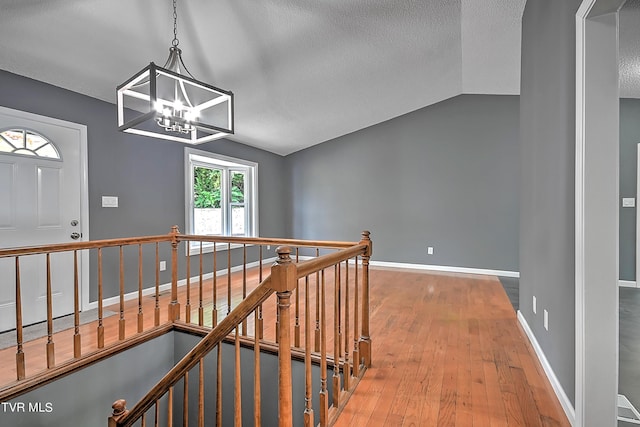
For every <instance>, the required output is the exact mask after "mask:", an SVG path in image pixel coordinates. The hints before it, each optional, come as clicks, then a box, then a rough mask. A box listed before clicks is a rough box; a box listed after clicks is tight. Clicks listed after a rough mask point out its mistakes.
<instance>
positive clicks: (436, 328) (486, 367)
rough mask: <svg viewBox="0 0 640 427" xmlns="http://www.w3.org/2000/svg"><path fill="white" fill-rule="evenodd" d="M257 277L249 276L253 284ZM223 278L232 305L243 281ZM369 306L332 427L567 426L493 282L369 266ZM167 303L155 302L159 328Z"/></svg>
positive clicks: (111, 331)
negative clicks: (360, 351)
mask: <svg viewBox="0 0 640 427" xmlns="http://www.w3.org/2000/svg"><path fill="white" fill-rule="evenodd" d="M256 271H257V270H252V271H250V272H249V276H248V280H249V282H250V283H252V286H255V285H254V284H253V283H256V282H257V279H256V277H257V272H256ZM267 274H268V273H267ZM232 279H233V283H234V285H233V294H234V295H235V296H234V297H233V298H232V305H235V303H234V302H233V301H234V299H235V298H237V295H239V293H240V292H241V291H240V290H239V287H240V286H241V285H240V283H241V280H242V276H241V275H240V274H234V275H232ZM192 286H193V285H192ZM219 286H226V280H224V282H223V283H222V284H220V283H219ZM252 288H253V287H251V288H250V289H252ZM210 289H211V287H210V285H209V284H207V287H206V288H205V290H206V292H210V291H209V290H210ZM184 290H185V289H184V287H181V288H180V299H181V301H182V304H184V298H185V292H184ZM193 292H194V291H193V288H192V308H193V310H192V312H194V316H197V297H196V298H194V297H193V295H194V293H193ZM219 292H220V290H219ZM223 292H226V291H223ZM225 295H226V294H225ZM143 299H144V304H145V318H144V321H145V325H152V323H153V304H154V299H153V298H151V297H145V298H143ZM194 300H195V304H194ZM370 301H371V337H372V342H373V351H372V354H373V356H372V357H373V366H372V367H371V368H370V369H369V370H368V371H367V373H366V375H365V376H364V378H363V379H362V381H361V382H360V384H359V386H358V387H357V389H356V391H355V392H354V393H353V396H352V397H351V400H350V401H349V403H348V404H347V406H346V407H345V409H344V410H343V412H342V414H341V415H340V417H339V418H338V421H337V423H336V426H352V425H353V426H377V425H380V426H403V425H404V426H464V427H476V426H569V425H570V424H569V422H568V420H567V419H566V417H565V415H564V412H563V410H562V408H561V406H560V404H559V402H558V401H557V399H556V397H555V395H554V393H553V390H552V388H551V385H550V384H549V382H548V380H547V379H546V377H545V375H544V373H543V371H542V368H541V367H540V364H539V363H538V361H537V359H536V358H535V354H534V352H533V350H532V349H531V347H530V345H529V343H528V341H527V338H526V336H525V335H524V332H523V331H522V330H521V329H520V326H519V324H518V321H517V319H516V315H515V312H514V310H513V308H512V307H511V305H510V303H509V299H508V298H507V295H506V293H505V292H504V290H503V288H502V286H501V285H500V282H499V281H498V279H497V278H496V277H493V276H473V275H462V274H445V273H442V274H438V273H425V272H416V271H411V270H401V269H380V268H372V269H371V295H370ZM167 304H168V296H167V295H163V297H162V301H161V303H160V307H161V309H162V311H163V313H162V316H161V320H162V321H163V322H164V321H165V319H166V307H167ZM147 305H148V306H149V307H147ZM182 307H183V309H184V305H183V306H182ZM108 309H110V310H114V311H117V310H118V309H117V307H115V308H114V307H108ZM218 309H219V310H220V314H221V315H222V313H223V312H226V308H225V307H221V306H218ZM137 310H138V309H137V300H134V301H129V302H127V304H126V311H125V317H126V318H127V325H126V326H127V335H131V334H134V333H135V328H136V319H135V316H136V314H137ZM205 318H206V317H205ZM117 324H118V316H117V315H116V316H112V317H110V318H108V319H105V341H106V343H107V344H108V343H110V342H115V341H116V340H117V338H118V329H117ZM266 326H267V325H265V327H266ZM249 330H252V328H251V327H249ZM265 332H266V333H268V334H271V332H270V331H267V330H265ZM72 333H73V332H72V330H71V331H64V332H61V333H60V334H59V335H58V334H56V336H55V341H56V343H60V344H56V360H65V359H67V358H69V357H72V355H73V349H72V346H71V345H70V344H62V343H70V342H71V335H72ZM65 334H66V335H65ZM82 334H83V352H86V351H90V350H91V349H92V348H93V347H95V342H96V334H95V325H94V324H89V325H84V326H83V327H82ZM45 340H46V339H40V340H37V341H34V342H31V343H27V344H26V345H25V352H26V354H27V375H29V374H31V373H34V372H37V371H39V370H41V369H44V367H45V366H46V362H45V358H44V352H43V351H36V350H33V351H31V349H32V348H34V349H36V348H40V347H42V348H44V342H46V341H45ZM14 366H15V349H6V350H2V351H0V383H2V384H6V383H8V382H11V381H13V380H14V379H15V368H14Z"/></svg>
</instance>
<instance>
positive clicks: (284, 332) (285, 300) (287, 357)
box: [271, 246, 298, 427]
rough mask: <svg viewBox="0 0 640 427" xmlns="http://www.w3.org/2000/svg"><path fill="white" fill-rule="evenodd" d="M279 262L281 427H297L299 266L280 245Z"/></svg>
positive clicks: (274, 280)
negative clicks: (294, 340) (294, 378)
mask: <svg viewBox="0 0 640 427" xmlns="http://www.w3.org/2000/svg"><path fill="white" fill-rule="evenodd" d="M276 252H277V253H278V260H277V261H276V263H275V264H274V265H273V266H272V267H271V286H272V288H273V290H275V291H276V295H277V296H278V315H279V319H280V328H278V402H279V403H278V425H279V426H280V427H291V426H292V425H293V415H292V412H293V404H292V389H291V331H290V329H291V313H290V308H289V307H290V306H291V301H290V299H291V291H293V289H295V287H296V284H297V283H298V273H297V267H296V265H295V264H294V263H293V262H292V261H291V257H290V254H291V248H290V247H288V246H279V247H278V248H277V249H276Z"/></svg>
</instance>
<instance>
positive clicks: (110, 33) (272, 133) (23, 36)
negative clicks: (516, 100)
mask: <svg viewBox="0 0 640 427" xmlns="http://www.w3.org/2000/svg"><path fill="white" fill-rule="evenodd" d="M525 2H526V0H321V1H319V0H262V1H249V0H178V38H179V40H180V48H182V50H183V58H184V61H185V63H186V65H187V67H188V68H189V70H190V72H191V73H192V74H193V75H194V76H195V77H196V78H198V79H199V80H202V81H205V82H207V83H210V84H213V85H215V86H218V87H221V88H224V89H227V90H231V91H233V92H234V94H235V99H236V110H235V113H236V134H235V135H234V136H233V138H231V139H234V140H236V141H238V142H242V143H245V144H248V145H252V146H256V147H259V148H263V149H266V150H269V151H272V152H275V153H278V154H288V153H291V152H294V151H297V150H301V149H304V148H306V147H309V146H312V145H314V144H318V143H321V142H324V141H327V140H329V139H332V138H335V137H338V136H341V135H344V134H347V133H350V132H353V131H356V130H359V129H362V128H365V127H368V126H371V125H373V124H375V123H379V122H382V121H384V120H388V119H391V118H393V117H397V116H399V115H402V114H405V113H407V112H410V111H413V110H416V109H418V108H421V107H424V106H427V105H430V104H433V103H436V102H439V101H441V100H444V99H447V98H450V97H452V96H456V95H458V94H461V93H490V94H518V93H519V86H520V31H521V17H522V12H523V9H524V4H525ZM171 7H172V6H171V1H170V0H109V1H105V0H2V2H0V68H1V69H4V70H7V71H11V72H14V73H17V74H21V75H24V76H27V77H30V78H34V79H37V80H41V81H44V82H47V83H51V84H53V85H56V86H60V87H63V88H66V89H70V90H73V91H76V92H80V93H83V94H86V95H89V96H92V97H95V98H98V99H102V100H105V101H109V102H115V87H116V86H117V85H118V84H119V83H122V82H123V81H124V80H126V79H127V78H128V77H130V76H131V75H133V74H134V73H135V72H137V71H139V70H140V69H142V68H143V67H144V66H146V65H148V63H149V62H151V61H153V62H155V63H157V64H160V65H162V64H163V63H164V61H165V60H166V57H167V55H168V47H169V46H170V43H171V39H172V37H173V21H172V20H173V17H172V10H171ZM114 126H115V117H114Z"/></svg>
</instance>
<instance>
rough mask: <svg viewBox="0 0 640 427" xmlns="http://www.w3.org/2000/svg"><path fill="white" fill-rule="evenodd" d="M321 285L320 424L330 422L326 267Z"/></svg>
mask: <svg viewBox="0 0 640 427" xmlns="http://www.w3.org/2000/svg"><path fill="white" fill-rule="evenodd" d="M320 283H321V286H320V298H321V299H322V300H321V303H320V426H321V427H326V426H327V425H328V423H329V391H328V390H327V295H326V291H325V289H326V288H325V277H324V269H323V270H322V272H321V282H320Z"/></svg>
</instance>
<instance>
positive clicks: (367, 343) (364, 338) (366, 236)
mask: <svg viewBox="0 0 640 427" xmlns="http://www.w3.org/2000/svg"><path fill="white" fill-rule="evenodd" d="M370 235H371V233H370V232H369V231H366V230H365V231H363V232H362V240H360V244H364V245H367V250H366V251H365V253H364V254H362V332H361V334H360V355H361V357H362V358H363V359H364V366H366V367H370V366H371V336H370V335H369V259H370V258H371V251H372V250H373V242H372V241H371V238H370Z"/></svg>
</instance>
